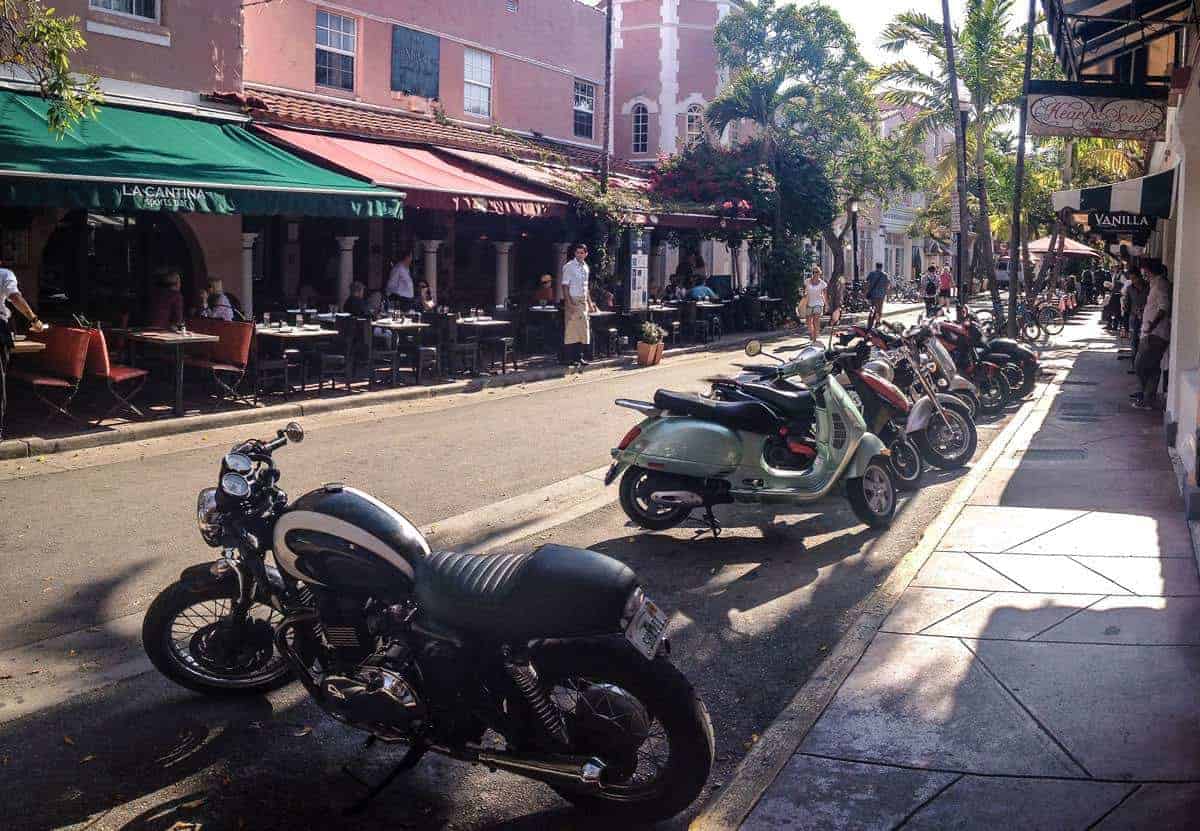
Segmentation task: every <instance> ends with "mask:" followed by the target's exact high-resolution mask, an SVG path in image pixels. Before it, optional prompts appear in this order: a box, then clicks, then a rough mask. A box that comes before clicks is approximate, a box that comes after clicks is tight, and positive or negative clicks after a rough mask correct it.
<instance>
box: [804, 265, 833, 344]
mask: <svg viewBox="0 0 1200 831" xmlns="http://www.w3.org/2000/svg"><path fill="white" fill-rule="evenodd" d="M821 276H822V274H821V267H820V266H813V270H812V274H811V275H809V278H808V281H807V282H806V283H805V284H804V298H805V299H806V300H807V301H808V310H807V311H808V313H807V317H806V320H807V321H808V336H809V337H810V338H811V339H812V340H813V341H814V342H815V341H818V340H820V338H821V315H823V314H825V293H826V290H827V289H828V288H829V284H828V283H826V282H825V281H824V280H822V279H821Z"/></svg>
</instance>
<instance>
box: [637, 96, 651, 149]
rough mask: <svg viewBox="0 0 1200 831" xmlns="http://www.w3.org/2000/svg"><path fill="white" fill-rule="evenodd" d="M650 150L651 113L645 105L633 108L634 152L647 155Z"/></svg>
mask: <svg viewBox="0 0 1200 831" xmlns="http://www.w3.org/2000/svg"><path fill="white" fill-rule="evenodd" d="M649 149H650V111H649V110H647V109H646V105H645V104H636V105H634V108H633V152H634V153H635V154H637V153H645V152H647V151H648V150H649Z"/></svg>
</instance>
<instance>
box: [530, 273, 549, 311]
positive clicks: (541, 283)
mask: <svg viewBox="0 0 1200 831" xmlns="http://www.w3.org/2000/svg"><path fill="white" fill-rule="evenodd" d="M533 302H534V305H537V306H546V305H549V304H551V303H553V302H554V278H553V277H551V276H550V275H549V274H543V275H542V276H541V277H539V278H538V287H537V288H536V289H534V290H533Z"/></svg>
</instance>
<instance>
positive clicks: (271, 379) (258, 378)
mask: <svg viewBox="0 0 1200 831" xmlns="http://www.w3.org/2000/svg"><path fill="white" fill-rule="evenodd" d="M257 337H258V335H257V334H256V335H255V338H257ZM261 346H262V342H261V341H259V350H261ZM259 350H256V352H255V358H254V403H255V404H257V403H258V400H259V398H260V397H262V395H263V394H264V393H266V392H268V391H269V390H270V389H274V388H275V385H276V384H278V390H279V393H280V395H282V396H283V400H284V401H287V400H288V398H289V397H290V396H291V394H292V392H293V391H295V390H296V389H297V387H298V388H299V389H300V390H302V391H303V389H304V385H305V382H306V381H307V374H308V373H307V368H306V366H305V364H304V354H303V353H302V352H301V351H300V350H299V349H283V350H281V351H280V352H279V353H278V354H277V355H263V354H262V352H261V351H259ZM294 374H295V375H299V378H300V383H299V384H298V385H297V384H296V383H294V381H293V375H294Z"/></svg>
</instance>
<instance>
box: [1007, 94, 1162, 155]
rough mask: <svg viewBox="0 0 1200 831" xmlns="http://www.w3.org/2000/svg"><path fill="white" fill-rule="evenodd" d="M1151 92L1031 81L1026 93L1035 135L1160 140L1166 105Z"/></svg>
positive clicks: (1031, 130) (1031, 125) (1030, 129)
mask: <svg viewBox="0 0 1200 831" xmlns="http://www.w3.org/2000/svg"><path fill="white" fill-rule="evenodd" d="M1160 94H1161V92H1160V91H1159V90H1157V89H1153V88H1145V87H1128V86H1114V85H1109V84H1081V83H1061V82H1054V81H1034V82H1031V84H1030V87H1029V91H1028V94H1027V95H1026V106H1027V107H1028V108H1029V132H1030V134H1031V135H1035V136H1068V137H1075V138H1085V137H1096V138H1114V139H1135V140H1138V141H1162V140H1163V139H1164V138H1165V137H1166V124H1167V101H1166V98H1165V97H1161V98H1160V97H1159V96H1160Z"/></svg>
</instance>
